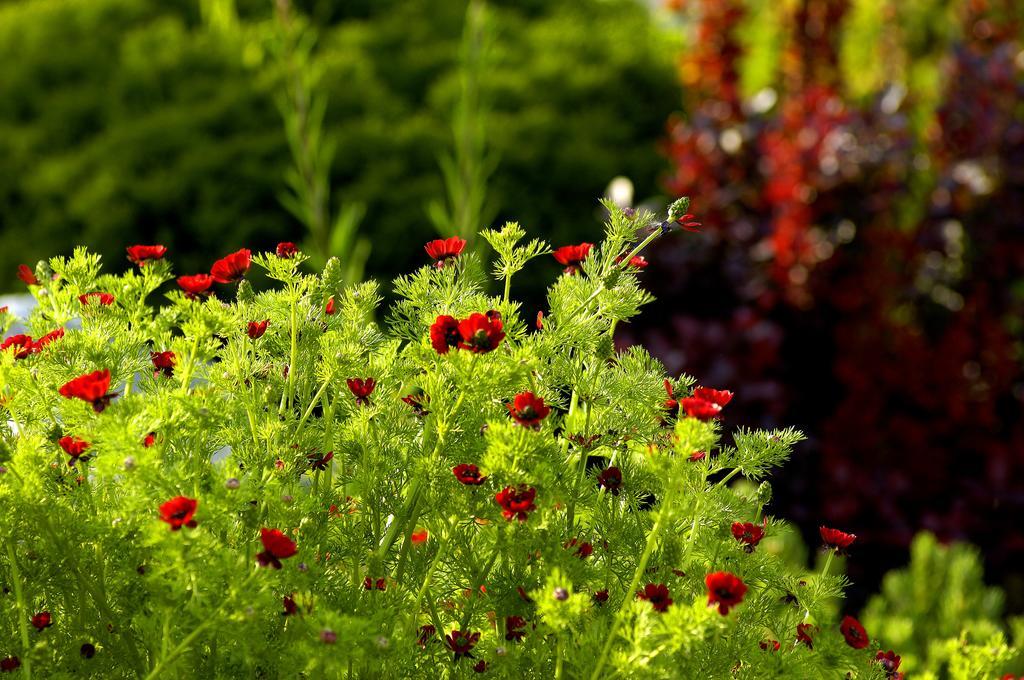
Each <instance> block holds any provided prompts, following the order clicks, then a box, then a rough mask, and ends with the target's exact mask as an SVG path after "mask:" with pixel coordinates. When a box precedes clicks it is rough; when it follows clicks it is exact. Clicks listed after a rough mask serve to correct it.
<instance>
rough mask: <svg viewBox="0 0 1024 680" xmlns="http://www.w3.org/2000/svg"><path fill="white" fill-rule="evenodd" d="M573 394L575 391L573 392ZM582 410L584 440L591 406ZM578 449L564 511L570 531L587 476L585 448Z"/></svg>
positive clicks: (588, 428)
mask: <svg viewBox="0 0 1024 680" xmlns="http://www.w3.org/2000/svg"><path fill="white" fill-rule="evenodd" d="M573 394H575V392H573ZM583 410H584V411H585V412H586V414H587V415H586V420H585V421H584V423H583V432H582V433H581V434H582V436H583V440H584V441H586V438H587V432H588V431H589V430H590V413H591V408H590V406H589V404H588V405H584V407H583ZM579 449H580V460H579V462H578V463H577V464H576V480H575V482H574V484H573V487H572V496H570V497H569V509H568V510H567V511H566V525H567V527H568V529H569V531H570V532H571V531H572V530H573V525H574V524H575V522H576V497H577V496H578V495H579V492H580V484H582V483H583V478H584V477H586V476H587V449H586V448H584V447H583V446H580V447H579Z"/></svg>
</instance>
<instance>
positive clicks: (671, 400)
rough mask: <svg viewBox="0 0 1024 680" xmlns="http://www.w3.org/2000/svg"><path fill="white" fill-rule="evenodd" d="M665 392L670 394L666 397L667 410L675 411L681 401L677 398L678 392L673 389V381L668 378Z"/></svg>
mask: <svg viewBox="0 0 1024 680" xmlns="http://www.w3.org/2000/svg"><path fill="white" fill-rule="evenodd" d="M665 394H667V395H668V397H666V399H665V410H666V411H672V412H673V413H674V412H675V411H676V410H677V409H678V408H679V401H677V400H676V393H675V391H674V390H673V389H672V383H671V382H670V381H669V379H668V378H665Z"/></svg>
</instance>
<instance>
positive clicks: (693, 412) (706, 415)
mask: <svg viewBox="0 0 1024 680" xmlns="http://www.w3.org/2000/svg"><path fill="white" fill-rule="evenodd" d="M730 401H732V392H730V391H729V390H713V389H711V388H710V387H698V388H697V389H695V390H694V391H693V396H692V397H686V398H684V399H681V400H680V401H679V403H680V404H682V406H683V410H684V411H686V415H688V416H690V417H691V418H697V419H699V420H708V419H710V418H717V417H718V415H719V413H721V411H722V409H723V408H725V405H726V404H728V403H729V402H730Z"/></svg>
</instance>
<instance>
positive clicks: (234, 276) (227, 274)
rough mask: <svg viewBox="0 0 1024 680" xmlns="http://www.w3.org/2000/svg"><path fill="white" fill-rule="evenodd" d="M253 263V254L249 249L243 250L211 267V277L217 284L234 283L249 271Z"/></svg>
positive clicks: (225, 257)
mask: <svg viewBox="0 0 1024 680" xmlns="http://www.w3.org/2000/svg"><path fill="white" fill-rule="evenodd" d="M251 261H252V252H251V251H250V250H249V249H248V248H242V249H241V250H237V251H235V252H233V253H231V254H230V255H225V256H224V257H222V258H221V259H219V260H217V261H216V262H214V263H213V266H212V267H210V276H212V277H213V280H214V281H216V282H217V283H234V282H235V281H238V280H239V279H241V278H242V277H243V276H245V273H246V272H247V271H249V264H250V262H251Z"/></svg>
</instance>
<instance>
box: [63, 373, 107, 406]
mask: <svg viewBox="0 0 1024 680" xmlns="http://www.w3.org/2000/svg"><path fill="white" fill-rule="evenodd" d="M109 388H110V370H109V369H106V368H104V369H102V370H99V371H93V372H92V373H86V374H85V375H80V376H78V377H77V378H75V379H74V380H69V381H68V382H67V383H65V384H64V386H63V387H61V388H60V394H61V396H62V397H64V398H66V399H81V400H82V401H85V402H88V403H90V404H92V408H93V410H94V411H96V412H97V413H101V412H102V411H103V409H105V408H106V407H107V405H108V404H110V400H111V399H113V398H114V397H116V396H117V392H108V391H107V390H108V389H109Z"/></svg>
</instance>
